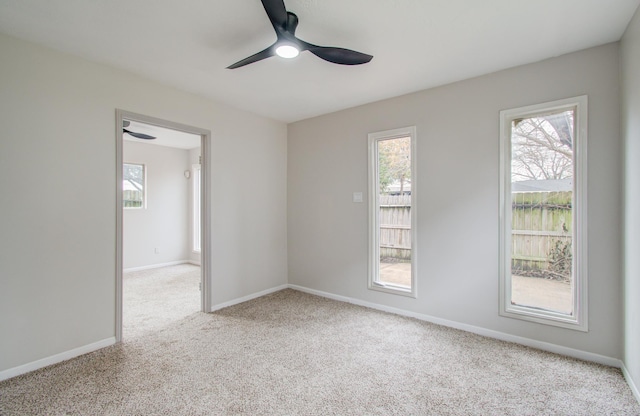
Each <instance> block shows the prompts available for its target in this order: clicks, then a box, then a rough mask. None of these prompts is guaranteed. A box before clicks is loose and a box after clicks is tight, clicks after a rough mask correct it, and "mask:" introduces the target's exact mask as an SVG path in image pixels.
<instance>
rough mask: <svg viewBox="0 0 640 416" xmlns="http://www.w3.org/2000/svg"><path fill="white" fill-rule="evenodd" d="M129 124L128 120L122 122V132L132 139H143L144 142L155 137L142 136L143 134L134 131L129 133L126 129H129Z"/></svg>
mask: <svg viewBox="0 0 640 416" xmlns="http://www.w3.org/2000/svg"><path fill="white" fill-rule="evenodd" d="M130 124H131V122H130V121H128V120H122V132H123V133H126V134H129V135H131V136H133V137H137V138H138V139H145V140H154V139H155V137H153V136H149V135H148V134H144V133H136V132H135V131H131V130H127V127H129V125H130Z"/></svg>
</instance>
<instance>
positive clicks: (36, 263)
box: [0, 35, 287, 371]
mask: <svg viewBox="0 0 640 416" xmlns="http://www.w3.org/2000/svg"><path fill="white" fill-rule="evenodd" d="M0 56H2V65H0V195H2V198H3V202H2V207H1V209H2V215H0V334H1V336H0V371H3V370H6V369H11V368H14V367H18V366H20V365H23V364H26V363H31V362H34V361H36V360H39V359H43V358H47V357H51V356H53V355H56V354H60V353H63V352H66V351H70V350H73V349H75V348H80V347H83V346H86V345H90V344H93V343H98V342H102V341H104V340H109V339H112V338H113V337H114V336H115V307H116V293H115V290H116V253H115V247H116V241H115V240H116V204H115V199H116V126H115V118H116V117H115V110H116V108H121V109H123V110H127V111H131V112H135V113H140V114H145V115H148V116H152V117H157V118H161V119H165V120H169V121H173V122H177V123H182V124H187V125H191V126H195V127H199V128H202V129H208V130H210V131H211V132H212V146H211V152H210V154H209V155H208V156H207V157H208V158H209V160H210V161H211V166H212V172H211V178H210V179H211V182H210V183H211V188H210V190H209V191H210V192H211V195H212V247H211V251H210V253H209V255H210V256H211V257H210V258H211V260H212V264H213V265H214V267H213V271H212V273H213V276H212V279H213V282H212V288H211V297H212V303H213V304H214V305H216V304H220V303H223V302H227V301H230V300H233V299H237V298H240V297H243V296H247V295H250V294H253V293H256V292H259V291H262V290H265V289H269V288H273V287H276V286H279V285H282V284H286V283H287V257H286V256H287V241H286V174H287V170H286V165H287V147H286V146H287V141H286V135H287V131H286V125H285V124H284V123H280V122H276V121H273V120H269V119H266V118H263V117H258V116H255V115H252V114H249V113H246V112H243V111H239V110H235V109H233V108H230V107H228V106H225V105H221V104H218V103H215V102H212V101H209V100H206V99H204V98H201V97H198V96H196V95H193V94H189V93H185V92H181V91H178V90H176V89H173V88H169V87H166V86H163V85H160V84H158V83H155V82H152V81H149V80H146V79H143V78H140V77H138V76H135V75H133V74H131V73H128V72H125V71H121V70H117V69H114V68H111V67H107V66H104V65H100V64H96V63H92V62H89V61H86V60H83V59H79V58H75V57H72V56H70V55H66V54H62V53H59V52H56V51H53V50H50V49H46V48H43V47H40V46H36V45H34V44H31V43H28V42H24V41H20V40H16V39H14V38H10V37H7V36H4V35H2V36H0ZM212 82H215V80H213V79H212ZM78 190H80V191H78ZM7 195H11V196H12V200H13V201H14V202H12V203H8V201H7V200H6V199H4V198H5V197H6V196H7Z"/></svg>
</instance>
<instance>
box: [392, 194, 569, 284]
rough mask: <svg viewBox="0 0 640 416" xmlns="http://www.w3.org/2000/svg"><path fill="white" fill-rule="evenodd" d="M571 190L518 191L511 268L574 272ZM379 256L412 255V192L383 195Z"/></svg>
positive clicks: (397, 257)
mask: <svg viewBox="0 0 640 416" xmlns="http://www.w3.org/2000/svg"><path fill="white" fill-rule="evenodd" d="M571 220H572V193H571V192H519V193H514V194H513V201H512V222H511V228H512V230H513V231H512V242H511V258H512V263H511V266H512V270H513V271H514V272H516V273H522V272H523V271H526V272H529V273H534V274H535V273H543V274H544V273H551V274H554V273H556V274H557V273H560V274H562V275H565V278H569V277H570V276H571V269H570V268H571V258H570V256H569V255H567V252H569V253H570V252H571V245H572V229H573V225H572V223H571ZM380 257H381V258H387V259H389V258H391V259H395V260H399V261H406V260H410V259H411V195H380Z"/></svg>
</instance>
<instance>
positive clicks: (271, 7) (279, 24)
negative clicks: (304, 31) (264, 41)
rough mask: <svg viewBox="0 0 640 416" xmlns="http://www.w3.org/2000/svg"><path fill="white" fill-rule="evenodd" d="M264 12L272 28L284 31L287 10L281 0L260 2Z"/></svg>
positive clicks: (263, 0)
mask: <svg viewBox="0 0 640 416" xmlns="http://www.w3.org/2000/svg"><path fill="white" fill-rule="evenodd" d="M262 6H264V11H265V12H267V16H269V20H270V21H271V24H272V25H273V28H274V29H276V31H277V28H281V29H284V28H285V27H286V25H287V9H286V8H285V7H284V1H283V0H262Z"/></svg>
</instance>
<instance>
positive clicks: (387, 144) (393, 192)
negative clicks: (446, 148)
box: [377, 137, 411, 289]
mask: <svg viewBox="0 0 640 416" xmlns="http://www.w3.org/2000/svg"><path fill="white" fill-rule="evenodd" d="M377 159H378V169H377V172H378V200H379V213H378V215H379V217H378V221H379V222H378V224H379V229H378V233H379V239H378V241H379V250H380V251H379V259H380V266H379V276H378V282H379V283H384V284H391V285H396V286H401V287H404V288H408V289H410V288H411V138H410V137H402V138H396V139H387V140H380V141H378V158H377Z"/></svg>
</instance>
